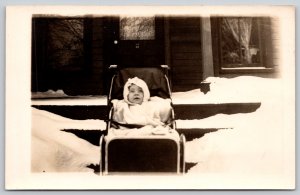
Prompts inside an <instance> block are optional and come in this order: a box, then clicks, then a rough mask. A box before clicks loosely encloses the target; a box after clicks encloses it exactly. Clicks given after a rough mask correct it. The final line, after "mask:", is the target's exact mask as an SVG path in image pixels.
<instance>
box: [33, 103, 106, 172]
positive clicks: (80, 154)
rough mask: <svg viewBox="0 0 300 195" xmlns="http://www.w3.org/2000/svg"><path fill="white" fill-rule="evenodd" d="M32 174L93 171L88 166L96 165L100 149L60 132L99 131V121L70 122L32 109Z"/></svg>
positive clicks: (102, 124)
mask: <svg viewBox="0 0 300 195" xmlns="http://www.w3.org/2000/svg"><path fill="white" fill-rule="evenodd" d="M32 116H33V117H32V145H31V147H32V167H31V168H32V171H33V172H60V171H63V172H68V171H92V170H91V169H89V168H87V167H86V166H87V165H90V164H95V165H96V164H99V159H100V150H99V147H97V146H94V145H92V144H90V143H88V142H87V141H85V140H83V139H79V138H78V137H76V136H75V135H73V134H72V133H67V132H64V131H61V130H63V129H83V130H84V129H88V130H91V129H99V128H103V127H105V123H104V122H103V121H100V120H82V121H80V120H71V119H68V118H64V117H61V116H58V115H56V114H52V113H49V112H47V111H43V110H38V109H35V108H32Z"/></svg>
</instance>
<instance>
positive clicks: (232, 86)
mask: <svg viewBox="0 0 300 195" xmlns="http://www.w3.org/2000/svg"><path fill="white" fill-rule="evenodd" d="M204 82H206V83H210V91H209V92H207V93H206V94H204V93H203V92H201V91H200V89H194V90H191V91H187V92H175V93H173V94H172V100H173V103H174V104H191V103H197V104H208V103H212V104H218V103H242V102H259V101H261V100H262V99H265V96H268V94H266V93H269V92H272V91H278V86H281V80H280V79H267V78H259V77H253V76H240V77H236V78H220V77H209V78H207V79H206V80H205V81H204ZM268 91H269V92H268ZM279 92H281V91H279Z"/></svg>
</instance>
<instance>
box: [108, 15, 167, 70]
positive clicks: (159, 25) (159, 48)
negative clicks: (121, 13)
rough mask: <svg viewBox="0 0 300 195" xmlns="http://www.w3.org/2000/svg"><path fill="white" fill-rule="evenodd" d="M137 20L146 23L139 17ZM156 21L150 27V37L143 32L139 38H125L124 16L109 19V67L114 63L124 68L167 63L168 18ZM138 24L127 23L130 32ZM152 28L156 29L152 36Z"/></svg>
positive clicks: (147, 30)
mask: <svg viewBox="0 0 300 195" xmlns="http://www.w3.org/2000/svg"><path fill="white" fill-rule="evenodd" d="M131 19H132V18H131ZM133 19H134V18H133ZM135 19H136V20H140V21H141V20H143V18H141V17H135ZM153 21H154V22H152V23H151V22H150V23H149V22H148V24H146V25H148V26H147V28H146V36H144V37H143V33H140V35H138V36H129V37H128V36H127V37H126V36H124V29H123V28H124V22H123V21H122V18H121V17H107V18H105V19H104V56H105V59H104V61H105V65H106V67H108V66H109V65H111V64H116V65H118V66H120V67H153V66H160V65H162V64H165V52H164V18H163V17H153ZM138 22H139V21H136V22H129V23H128V22H127V24H125V25H127V26H125V27H126V28H127V29H131V28H134V26H131V25H136V23H138ZM138 25H139V24H138ZM144 25H145V24H144ZM149 25H150V26H149ZM151 25H153V26H151ZM151 28H153V31H154V32H153V33H154V34H153V35H150V36H149V29H151ZM121 33H122V34H121ZM147 33H148V34H147ZM150 34H151V33H150Z"/></svg>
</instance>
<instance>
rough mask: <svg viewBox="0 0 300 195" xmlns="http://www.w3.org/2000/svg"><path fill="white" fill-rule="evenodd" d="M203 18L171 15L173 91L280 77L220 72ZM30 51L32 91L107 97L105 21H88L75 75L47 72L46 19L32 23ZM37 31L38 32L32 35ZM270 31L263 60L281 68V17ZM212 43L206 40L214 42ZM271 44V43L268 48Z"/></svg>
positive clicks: (168, 41) (167, 38) (209, 24)
mask: <svg viewBox="0 0 300 195" xmlns="http://www.w3.org/2000/svg"><path fill="white" fill-rule="evenodd" d="M206 19H207V20H204V19H203V18H201V17H168V18H165V21H164V32H165V35H164V44H165V46H164V47H165V54H164V55H165V63H166V64H168V65H169V66H170V67H171V70H170V77H171V84H172V89H173V91H187V90H191V89H195V88H199V87H200V83H201V81H203V80H204V79H205V78H206V77H208V76H221V77H228V78H230V77H236V76H240V75H252V76H261V77H276V76H278V71H277V72H276V71H275V72H274V71H269V72H266V71H264V72H255V71H253V72H248V73H245V72H232V73H226V74H220V72H219V61H218V58H217V57H216V53H217V52H218V49H217V47H215V45H216V44H217V42H218V37H217V36H216V33H213V32H215V31H216V28H217V26H216V24H215V22H214V20H211V19H209V18H206ZM33 24H34V25H33V41H32V45H33V50H32V91H33V92H35V91H46V90H48V89H53V90H57V89H63V90H64V91H65V92H66V93H67V94H68V95H103V94H106V93H107V88H108V85H109V80H108V79H107V75H108V74H107V72H106V69H107V62H106V61H105V56H107V54H106V52H107V50H106V49H105V41H106V40H105V36H106V35H105V32H106V28H108V27H107V26H105V25H107V23H105V19H104V18H100V17H95V18H94V17H88V18H86V22H85V37H86V40H85V46H84V47H85V52H86V55H85V56H86V59H85V64H84V70H83V71H81V72H77V73H65V72H62V73H59V74H56V73H49V71H48V68H47V61H46V59H47V48H46V47H47V21H43V19H39V20H36V21H33ZM35 28H39V31H36V32H35V31H34V30H35ZM264 28H269V29H270V31H269V32H271V33H270V34H268V33H266V35H265V39H264V40H263V41H264V42H266V43H267V44H266V45H267V47H268V48H271V49H269V50H268V49H266V50H265V51H266V52H265V54H264V55H265V56H267V57H268V58H269V59H270V60H268V61H267V63H268V67H269V66H270V67H274V68H275V69H277V68H278V67H279V65H280V55H279V54H280V45H279V43H280V42H279V38H280V34H279V32H278V29H279V22H278V19H277V18H270V21H269V22H267V23H266V24H264ZM209 36H211V41H208V39H207V38H210V37H209ZM268 44H269V45H268ZM209 50H211V52H210V51H209Z"/></svg>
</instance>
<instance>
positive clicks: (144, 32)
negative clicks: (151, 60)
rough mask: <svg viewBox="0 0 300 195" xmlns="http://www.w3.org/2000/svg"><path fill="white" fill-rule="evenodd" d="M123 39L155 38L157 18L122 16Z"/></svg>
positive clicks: (121, 33)
mask: <svg viewBox="0 0 300 195" xmlns="http://www.w3.org/2000/svg"><path fill="white" fill-rule="evenodd" d="M120 39H121V40H154V39H155V18H154V17H121V18H120Z"/></svg>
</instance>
